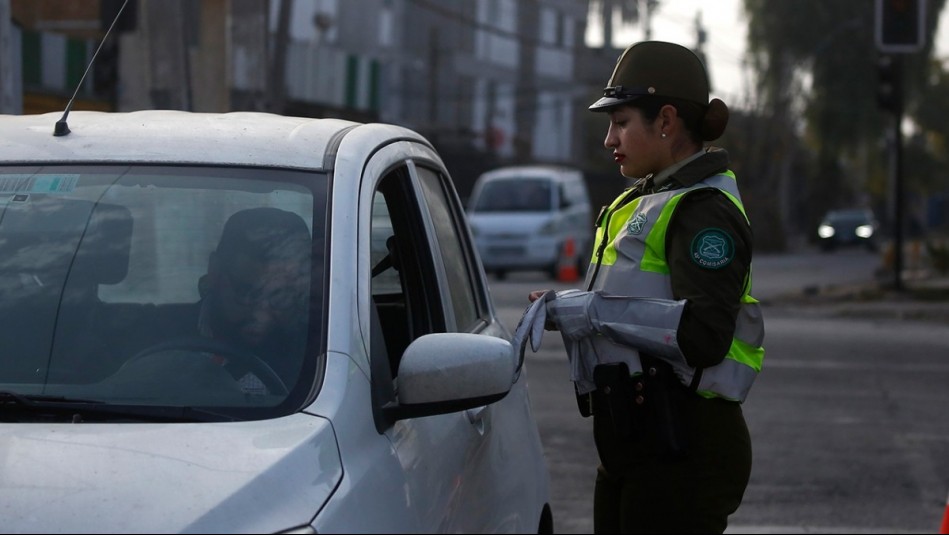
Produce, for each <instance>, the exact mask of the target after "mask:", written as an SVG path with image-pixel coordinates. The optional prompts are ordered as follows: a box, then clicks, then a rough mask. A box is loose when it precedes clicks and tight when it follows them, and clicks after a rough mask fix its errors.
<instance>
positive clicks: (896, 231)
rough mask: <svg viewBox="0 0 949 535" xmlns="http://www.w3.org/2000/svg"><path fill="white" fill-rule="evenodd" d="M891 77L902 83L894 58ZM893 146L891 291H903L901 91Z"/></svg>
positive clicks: (900, 68) (896, 101)
mask: <svg viewBox="0 0 949 535" xmlns="http://www.w3.org/2000/svg"><path fill="white" fill-rule="evenodd" d="M893 70H894V72H893V76H894V79H895V82H896V84H898V87H901V86H902V82H903V62H902V61H900V60H899V58H898V57H894V64H893ZM892 111H893V126H892V128H893V136H892V139H893V145H892V146H891V147H890V177H891V180H892V184H893V204H894V206H893V219H894V221H893V289H894V290H896V291H898V292H901V291H903V91H901V90H898V91H896V94H895V95H894V102H893V110H892Z"/></svg>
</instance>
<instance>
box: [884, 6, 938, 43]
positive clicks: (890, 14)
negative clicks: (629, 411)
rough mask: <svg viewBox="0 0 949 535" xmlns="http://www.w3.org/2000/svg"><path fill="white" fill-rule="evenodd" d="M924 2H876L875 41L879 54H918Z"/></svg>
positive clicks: (922, 26)
mask: <svg viewBox="0 0 949 535" xmlns="http://www.w3.org/2000/svg"><path fill="white" fill-rule="evenodd" d="M925 20H926V0H876V40H877V48H879V49H880V51H881V52H886V53H898V52H918V51H919V50H920V49H921V48H922V47H923V31H924V28H925V24H924V22H925Z"/></svg>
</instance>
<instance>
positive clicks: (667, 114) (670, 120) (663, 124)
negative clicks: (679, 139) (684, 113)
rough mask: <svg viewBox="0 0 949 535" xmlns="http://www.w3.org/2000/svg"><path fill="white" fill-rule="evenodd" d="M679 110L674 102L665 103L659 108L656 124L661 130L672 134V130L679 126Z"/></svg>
mask: <svg viewBox="0 0 949 535" xmlns="http://www.w3.org/2000/svg"><path fill="white" fill-rule="evenodd" d="M678 119H679V110H678V109H676V107H675V106H673V105H672V104H665V105H663V106H662V107H661V108H659V115H658V116H657V117H656V123H657V124H656V126H657V127H658V128H659V131H660V132H664V133H666V134H671V133H672V130H674V129H675V128H678V126H677V124H676V123H677V122H678Z"/></svg>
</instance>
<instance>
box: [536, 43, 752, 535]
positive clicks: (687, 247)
mask: <svg viewBox="0 0 949 535" xmlns="http://www.w3.org/2000/svg"><path fill="white" fill-rule="evenodd" d="M708 92H709V87H708V77H707V74H706V72H705V68H704V66H703V64H702V62H701V61H700V60H699V58H698V57H697V56H696V55H695V54H694V53H692V52H691V51H690V50H688V49H687V48H684V47H682V46H679V45H677V44H673V43H665V42H658V41H646V42H641V43H637V44H634V45H632V46H630V47H629V48H628V49H626V51H624V52H623V54H622V55H621V56H620V58H619V60H618V61H617V64H616V67H615V69H614V71H613V75H612V77H611V78H610V81H609V83H608V86H607V87H606V89H605V91H604V96H603V98H601V99H599V100H597V101H596V102H595V103H594V104H593V105H592V106H590V109H591V110H593V111H596V112H604V113H606V114H607V115H608V116H609V119H610V125H609V130H608V131H607V135H606V141H605V145H606V147H607V148H608V149H611V150H612V151H613V159H614V161H616V163H618V164H619V166H620V171H621V172H622V174H623V175H624V176H626V177H629V178H635V179H637V180H636V182H635V184H634V185H633V186H632V187H631V188H629V189H627V190H626V191H624V192H623V193H622V194H621V195H620V196H619V197H617V198H616V200H615V201H614V202H613V203H612V204H611V205H610V206H608V207H604V210H603V211H602V212H601V213H600V216H599V217H598V220H597V230H596V233H597V234H596V246H595V252H594V257H593V261H592V264H591V266H590V269H589V271H588V274H587V279H586V282H585V285H586V287H587V289H586V291H580V290H568V291H565V292H557V293H556V294H554V293H553V292H547V294H548V295H545V296H544V301H546V311H545V312H546V321H547V325H548V328H556V329H558V330H559V331H560V332H561V335H562V336H563V338H564V341H565V343H566V346H567V350H568V353H569V356H570V360H571V365H572V378H573V379H574V382H575V387H576V390H577V398H578V402H579V403H580V410H581V413H583V414H584V415H585V416H588V415H590V414H592V415H593V417H594V440H595V442H596V446H597V451H598V453H599V457H600V461H601V464H600V467H599V468H598V472H597V480H596V491H595V497H594V527H595V530H596V531H597V532H600V533H606V532H668V531H671V532H709V533H711V532H719V533H721V532H723V531H724V530H725V528H726V526H727V518H728V515H730V514H731V513H733V512H734V511H735V510H736V509H737V508H738V505H739V504H740V503H741V500H742V496H743V494H744V491H745V487H746V486H747V484H748V478H749V475H750V471H751V441H750V438H749V435H748V429H747V427H746V425H745V421H744V418H743V416H742V412H741V406H740V403H741V402H742V401H744V399H745V396H746V395H747V393H748V390H749V389H750V387H751V383H752V382H753V381H754V378H755V376H756V375H757V373H758V371H760V369H761V362H762V359H763V356H764V350H763V348H762V342H763V339H764V325H763V320H762V317H761V314H760V311H759V309H758V307H757V301H755V300H754V299H753V298H752V297H751V296H750V293H749V292H750V289H751V249H752V234H751V228H750V226H749V223H748V218H747V216H746V214H745V209H744V207H743V205H742V201H741V196H740V194H739V192H738V187H737V184H736V178H735V175H734V173H732V172H731V171H730V170H729V169H728V155H727V153H726V152H725V151H724V150H721V149H715V148H711V147H709V148H705V147H704V146H703V142H705V141H711V140H714V139H717V138H718V137H719V136H720V135H721V134H722V132H723V131H724V129H725V125H726V123H727V121H728V109H727V108H726V107H725V104H724V103H723V102H721V101H720V100H718V99H713V100H712V101H711V102H709V96H708ZM542 293H543V292H533V293H532V294H531V296H530V298H531V301H536V300H537V299H538V298H539V297H540V296H541V295H542Z"/></svg>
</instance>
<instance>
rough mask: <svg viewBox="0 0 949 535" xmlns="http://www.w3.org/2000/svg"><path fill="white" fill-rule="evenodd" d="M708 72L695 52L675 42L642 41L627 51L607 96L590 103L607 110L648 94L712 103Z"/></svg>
mask: <svg viewBox="0 0 949 535" xmlns="http://www.w3.org/2000/svg"><path fill="white" fill-rule="evenodd" d="M708 92H709V83H708V74H707V73H706V71H705V65H703V64H702V60H701V59H699V57H698V56H697V55H695V52H692V51H691V50H689V49H688V48H686V47H684V46H682V45H677V44H675V43H667V42H664V41H642V42H639V43H635V44H633V45H631V46H630V47H629V48H627V49H626V50H625V51H623V54H622V55H620V57H619V59H618V60H617V61H616V67H615V68H614V69H613V75H612V76H611V77H610V81H609V82H608V83H607V86H606V88H605V89H604V90H603V98H601V99H600V100H597V101H596V102H594V103H593V105H591V106H590V108H589V109H590V110H592V111H607V110H608V109H609V108H610V107H612V106H616V105H617V104H624V103H626V102H630V101H632V100H635V99H637V98H639V97H642V96H645V95H655V96H660V97H670V98H678V99H682V100H687V101H690V102H695V103H698V104H701V105H703V106H706V105H708V103H709V102H708Z"/></svg>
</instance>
